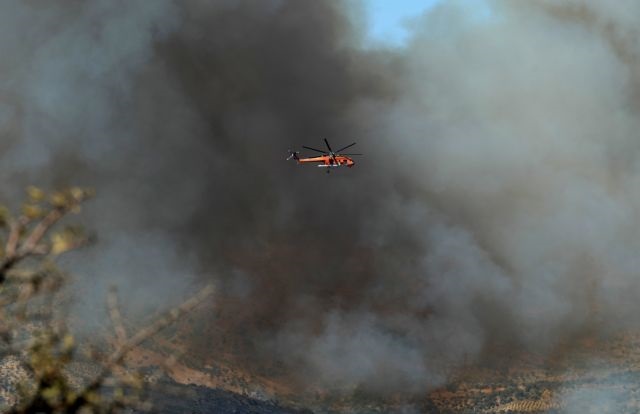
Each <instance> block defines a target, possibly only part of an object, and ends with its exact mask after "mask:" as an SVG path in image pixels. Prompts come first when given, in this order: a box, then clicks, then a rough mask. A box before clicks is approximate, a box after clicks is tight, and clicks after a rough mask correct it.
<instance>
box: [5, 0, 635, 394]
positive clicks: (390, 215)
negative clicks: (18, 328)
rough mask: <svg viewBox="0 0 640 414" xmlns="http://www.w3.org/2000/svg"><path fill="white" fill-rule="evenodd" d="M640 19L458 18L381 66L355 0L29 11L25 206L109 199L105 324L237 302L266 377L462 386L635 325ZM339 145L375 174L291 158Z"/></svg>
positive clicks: (21, 130) (474, 14) (533, 10)
mask: <svg viewBox="0 0 640 414" xmlns="http://www.w3.org/2000/svg"><path fill="white" fill-rule="evenodd" d="M616 4H618V3H616ZM637 8H638V6H636V5H635V3H633V2H620V5H619V6H616V7H615V8H603V7H601V5H600V4H599V3H597V2H596V1H595V0H594V1H587V0H584V1H578V0H576V1H572V2H567V5H566V6H565V7H558V6H556V5H555V3H553V2H546V1H540V2H518V3H511V2H499V1H497V2H495V3H491V4H490V5H488V6H487V9H486V10H485V9H483V10H478V9H476V8H473V7H466V8H465V7H464V3H459V2H455V1H454V2H446V3H445V4H443V5H441V6H438V7H436V8H435V9H434V10H433V11H432V12H430V13H429V14H427V15H425V16H423V17H422V18H420V19H418V20H416V21H415V22H413V27H414V34H413V37H412V38H411V40H410V43H409V45H408V46H407V47H406V48H399V49H386V50H382V49H380V50H376V49H371V48H369V49H365V48H364V47H363V46H362V45H363V43H364V42H363V31H362V30H363V29H362V27H360V26H359V25H358V24H356V23H354V22H357V21H359V20H358V19H357V18H356V19H353V18H352V17H353V16H354V14H357V13H358V9H357V8H354V7H353V4H352V3H348V4H347V3H346V2H342V1H316V0H308V1H302V0H264V1H250V0H233V1H231V0H228V1H225V0H220V1H215V2H208V1H201V0H187V1H181V2H172V1H168V0H167V1H162V0H158V1H153V2H151V1H147V2H145V1H139V2H130V1H102V0H92V1H82V2H81V1H69V2H46V3H42V2H30V1H7V2H4V3H3V5H2V6H1V10H0V19H1V23H2V25H1V26H0V27H2V36H0V50H1V51H2V56H3V59H2V62H0V91H1V92H2V93H1V94H0V131H2V136H3V137H4V138H3V140H2V143H1V147H0V148H2V152H1V155H0V157H1V158H0V177H2V179H3V181H4V182H5V186H4V188H3V194H4V195H5V196H6V197H15V192H14V188H17V187H21V186H22V184H24V183H28V182H29V183H37V184H41V185H44V186H48V187H53V186H60V185H65V184H71V183H79V184H86V185H91V186H94V187H96V189H97V190H98V193H99V197H98V198H97V200H96V201H95V202H94V204H93V205H92V206H91V208H89V209H88V210H87V214H88V217H87V223H88V224H89V226H91V227H92V228H94V229H95V230H96V231H97V233H98V235H99V237H100V242H99V244H98V245H97V246H96V247H95V248H94V249H93V250H91V251H90V252H88V253H87V254H85V255H84V256H82V263H80V264H78V265H77V266H76V267H75V269H76V272H77V273H78V274H80V275H83V276H82V278H81V279H80V280H79V281H78V289H79V291H80V292H81V294H80V295H78V296H79V298H84V300H82V304H81V305H79V307H81V308H82V309H85V311H86V309H88V308H90V307H92V306H93V307H95V306H96V305H95V304H96V303H101V301H102V297H103V296H104V291H105V290H104V287H105V286H107V285H108V284H111V283H118V284H119V285H120V286H121V290H122V291H123V293H124V294H125V296H126V297H125V298H126V299H127V301H126V302H127V304H128V308H130V309H129V310H130V311H131V312H134V314H135V313H137V312H140V313H142V312H148V311H149V310H153V309H157V308H162V307H165V306H167V305H168V304H171V303H173V302H175V301H178V300H179V299H180V298H182V297H183V296H184V295H185V294H186V293H187V292H189V291H192V290H193V289H197V287H198V286H199V285H200V284H201V283H203V282H205V281H207V280H213V281H214V282H215V283H216V284H217V286H218V287H219V289H220V293H219V297H218V298H217V300H219V301H220V303H221V304H224V305H218V307H219V308H220V312H222V313H223V314H224V315H226V316H225V318H226V319H225V321H227V323H226V324H225V325H224V329H223V332H224V334H225V335H227V336H228V337H235V336H240V335H244V336H245V337H248V338H249V339H250V342H251V346H252V347H251V354H252V356H255V355H257V356H258V357H259V358H262V359H264V360H271V359H278V360H281V361H283V363H284V365H285V367H287V368H290V369H291V371H295V372H297V373H298V375H299V376H301V377H302V378H303V379H305V380H307V381H319V382H320V383H321V384H325V385H326V384H328V385H332V386H338V387H343V388H345V389H348V388H350V387H352V386H355V385H362V386H364V387H366V388H369V389H371V390H375V391H381V390H387V391H396V390H407V389H409V390H420V389H423V388H424V387H425V386H433V385H437V384H441V383H442V382H444V381H445V380H446V379H447V378H448V376H449V375H450V373H451V372H452V371H453V370H455V369H456V368H457V367H459V366H461V365H462V364H463V363H467V362H469V361H473V360H475V359H477V358H479V357H481V356H482V355H484V354H485V353H486V352H488V351H490V349H491V345H492V344H493V343H496V342H497V343H504V342H505V341H507V342H508V343H512V344H515V345H521V346H526V347H530V348H533V349H548V348H551V347H553V345H554V344H555V343H557V342H558V341H560V340H562V339H566V338H567V337H568V336H570V335H574V334H578V333H580V332H582V331H585V330H592V329H596V330H598V331H600V332H604V331H605V330H607V329H615V328H618V327H623V326H626V325H629V324H632V323H633V318H632V316H633V315H634V313H635V312H636V311H637V305H636V300H635V297H636V296H637V293H638V291H639V289H640V284H639V283H638V281H637V280H638V278H637V277H636V269H637V259H636V258H635V257H636V252H637V251H638V247H640V240H639V239H638V238H637V236H636V235H637V234H639V233H638V230H640V229H638V225H637V223H636V221H637V220H635V218H636V216H637V214H638V212H639V208H640V204H639V203H640V192H639V191H638V188H639V187H638V184H639V180H638V177H639V175H638V172H637V168H638V167H637V166H638V150H639V146H638V143H637V142H638V141H637V139H636V133H637V132H636V131H638V121H637V102H636V100H637V80H638V79H637V75H636V73H640V72H638V71H637V68H638V66H637V56H638V55H637V53H638V50H637V47H636V46H635V45H636V43H637V42H634V39H637V30H636V29H635V27H636V23H637V22H636V20H635V19H633V18H631V17H630V16H640V13H637V12H638V11H639V10H637ZM322 138H328V139H329V140H330V141H331V142H332V143H333V144H334V145H335V146H336V147H337V146H340V145H346V144H348V143H350V142H352V141H357V142H358V146H357V147H355V148H357V149H358V150H359V151H362V152H364V153H365V154H366V156H365V157H363V158H362V159H358V160H357V163H358V164H357V165H356V167H355V168H354V169H353V170H350V171H337V172H336V174H331V175H329V176H327V175H326V174H324V173H323V172H322V171H319V169H315V168H313V167H308V168H301V167H297V166H295V165H293V164H291V163H286V162H285V161H284V158H285V157H286V155H287V154H286V150H287V149H289V148H292V149H293V148H298V147H299V146H300V145H303V144H305V145H310V146H321V145H322V142H321V139H322ZM355 148H354V149H355ZM229 298H231V299H232V300H230V299H229ZM229 321H230V322H229ZM210 323H211V324H216V323H217V320H215V319H214V318H213V317H212V320H211V321H210ZM605 327H606V329H605ZM194 336H195V337H196V338H193V342H194V344H196V345H197V346H198V347H199V348H200V349H201V348H202V347H203V346H206V345H207V344H208V343H209V342H211V343H213V342H214V341H217V340H219V338H207V337H205V338H202V337H201V336H200V335H194ZM198 336H200V337H199V338H198ZM194 346H195V345H194ZM212 349H213V345H212ZM247 358H249V356H247Z"/></svg>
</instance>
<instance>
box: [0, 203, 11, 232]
mask: <svg viewBox="0 0 640 414" xmlns="http://www.w3.org/2000/svg"><path fill="white" fill-rule="evenodd" d="M9 220H11V213H9V209H8V208H6V207H5V206H0V227H6V226H7V224H9Z"/></svg>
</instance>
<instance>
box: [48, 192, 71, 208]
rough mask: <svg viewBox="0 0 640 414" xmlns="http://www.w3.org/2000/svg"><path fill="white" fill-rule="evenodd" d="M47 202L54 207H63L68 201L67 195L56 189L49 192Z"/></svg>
mask: <svg viewBox="0 0 640 414" xmlns="http://www.w3.org/2000/svg"><path fill="white" fill-rule="evenodd" d="M49 202H50V203H51V204H52V205H53V206H54V207H65V206H66V205H67V204H68V203H69V201H68V200H67V197H66V196H65V195H64V194H63V193H61V192H59V191H56V192H55V193H53V194H51V197H49Z"/></svg>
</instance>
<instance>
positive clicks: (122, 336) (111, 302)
mask: <svg viewBox="0 0 640 414" xmlns="http://www.w3.org/2000/svg"><path fill="white" fill-rule="evenodd" d="M107 308H108V311H109V318H111V323H112V324H113V330H114V331H115V333H116V341H117V343H118V346H122V345H124V344H125V343H126V342H127V330H126V329H125V327H124V323H123V321H122V315H121V313H120V305H119V303H118V291H117V289H116V287H115V286H112V287H111V288H110V289H109V293H108V294H107Z"/></svg>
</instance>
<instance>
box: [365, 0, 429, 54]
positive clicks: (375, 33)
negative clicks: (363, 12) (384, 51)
mask: <svg viewBox="0 0 640 414" xmlns="http://www.w3.org/2000/svg"><path fill="white" fill-rule="evenodd" d="M440 1H441V0H364V2H365V4H366V6H367V8H368V10H367V11H368V13H369V27H370V36H371V37H372V38H373V40H374V41H384V42H388V43H391V44H394V45H400V44H402V43H403V42H404V40H405V38H406V37H407V31H406V30H405V29H404V27H403V22H404V21H405V20H406V19H407V18H411V17H414V16H417V15H419V14H420V13H422V12H424V11H425V10H427V9H429V8H431V7H433V6H434V5H435V4H437V3H438V2H440Z"/></svg>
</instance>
